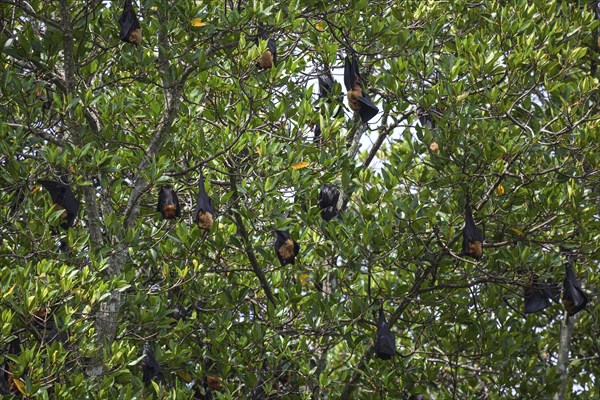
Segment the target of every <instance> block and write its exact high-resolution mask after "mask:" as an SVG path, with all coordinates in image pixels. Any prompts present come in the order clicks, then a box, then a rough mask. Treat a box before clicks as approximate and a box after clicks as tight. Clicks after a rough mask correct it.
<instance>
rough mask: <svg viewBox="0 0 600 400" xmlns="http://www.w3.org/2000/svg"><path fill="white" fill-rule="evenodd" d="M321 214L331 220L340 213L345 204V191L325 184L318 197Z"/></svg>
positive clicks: (326, 219) (325, 218)
mask: <svg viewBox="0 0 600 400" xmlns="http://www.w3.org/2000/svg"><path fill="white" fill-rule="evenodd" d="M317 201H318V204H319V208H320V209H321V216H322V217H323V219H324V220H325V221H329V220H330V219H332V218H333V217H335V216H336V215H338V214H339V212H340V211H341V210H342V207H343V205H344V195H343V193H342V192H341V191H340V190H339V189H337V188H335V187H333V186H330V185H323V187H322V188H321V191H320V192H319V197H318V198H317Z"/></svg>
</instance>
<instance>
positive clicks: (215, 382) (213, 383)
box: [206, 375, 221, 390]
mask: <svg viewBox="0 0 600 400" xmlns="http://www.w3.org/2000/svg"><path fill="white" fill-rule="evenodd" d="M206 384H207V385H208V387H209V388H211V389H212V390H221V378H219V377H216V376H210V375H207V376H206Z"/></svg>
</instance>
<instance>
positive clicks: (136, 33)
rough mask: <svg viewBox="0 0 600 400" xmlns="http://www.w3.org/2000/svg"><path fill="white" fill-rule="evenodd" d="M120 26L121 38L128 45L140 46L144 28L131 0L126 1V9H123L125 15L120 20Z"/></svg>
mask: <svg viewBox="0 0 600 400" xmlns="http://www.w3.org/2000/svg"><path fill="white" fill-rule="evenodd" d="M119 26H120V27H121V32H120V33H119V38H120V39H121V40H122V41H124V42H127V43H133V44H136V45H137V44H140V43H141V41H142V28H141V27H140V23H139V22H138V19H137V16H136V15H135V11H134V10H133V4H131V1H130V0H125V7H123V14H121V18H119Z"/></svg>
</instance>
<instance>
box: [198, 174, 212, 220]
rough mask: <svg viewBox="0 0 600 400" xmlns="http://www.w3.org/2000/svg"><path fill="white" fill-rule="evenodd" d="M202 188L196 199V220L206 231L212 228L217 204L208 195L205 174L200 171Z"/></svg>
mask: <svg viewBox="0 0 600 400" xmlns="http://www.w3.org/2000/svg"><path fill="white" fill-rule="evenodd" d="M199 186H200V190H199V191H198V199H197V201H196V213H195V216H194V220H195V221H196V223H197V224H198V226H199V227H200V229H204V230H206V231H208V230H210V227H211V226H212V224H213V221H214V216H215V205H214V203H213V200H212V199H211V198H210V197H208V194H207V193H206V189H205V188H204V175H203V174H202V172H200V184H199Z"/></svg>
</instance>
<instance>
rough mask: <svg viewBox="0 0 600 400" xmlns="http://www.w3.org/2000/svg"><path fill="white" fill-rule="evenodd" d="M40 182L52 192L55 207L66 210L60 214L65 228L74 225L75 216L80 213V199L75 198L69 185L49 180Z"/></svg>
mask: <svg viewBox="0 0 600 400" xmlns="http://www.w3.org/2000/svg"><path fill="white" fill-rule="evenodd" d="M39 183H40V184H41V185H42V186H43V187H44V188H45V189H46V190H47V191H48V192H50V196H51V197H52V202H53V203H54V208H56V209H57V210H65V212H64V213H63V214H62V215H61V216H60V219H61V221H63V222H62V223H61V225H60V226H61V227H62V228H64V229H68V228H69V227H71V226H73V222H75V218H76V217H77V214H78V213H79V201H78V200H77V199H76V198H75V195H74V194H73V192H72V191H71V188H70V187H69V185H65V184H64V183H61V182H55V181H48V180H40V181H39Z"/></svg>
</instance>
